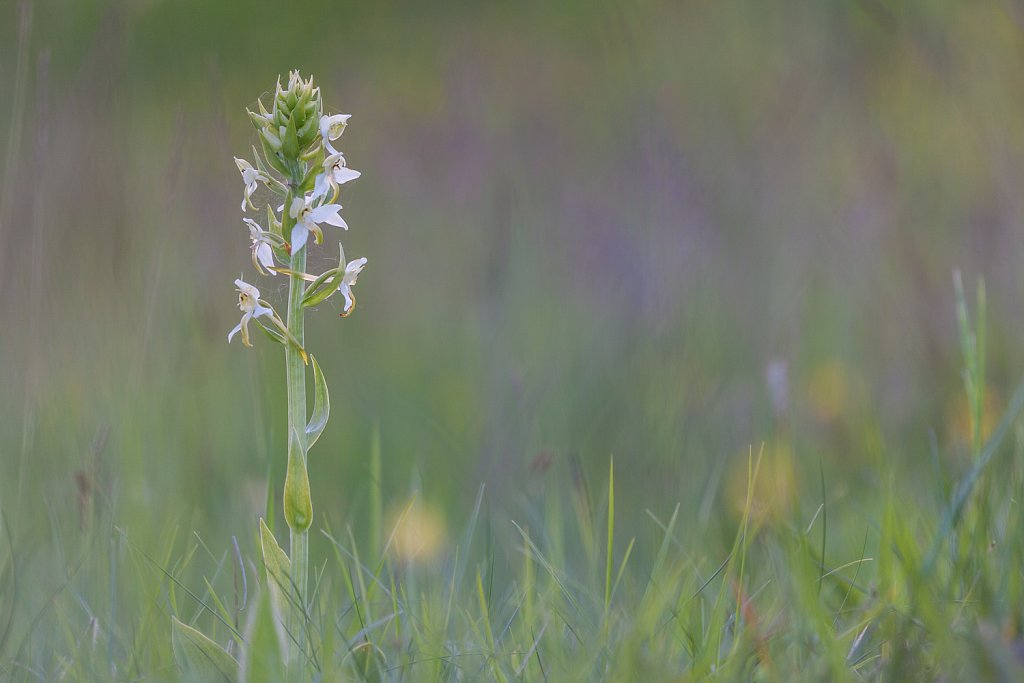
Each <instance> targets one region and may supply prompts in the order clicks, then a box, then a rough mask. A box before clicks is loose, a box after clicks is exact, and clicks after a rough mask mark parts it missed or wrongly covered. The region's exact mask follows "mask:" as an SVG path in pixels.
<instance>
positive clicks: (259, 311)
mask: <svg viewBox="0 0 1024 683" xmlns="http://www.w3.org/2000/svg"><path fill="white" fill-rule="evenodd" d="M235 287H237V288H238V308H240V309H241V311H242V320H241V322H239V323H238V324H237V325H235V329H233V330H231V332H229V333H228V343H229V344H230V343H231V340H232V339H233V338H234V336H235V334H237V333H238V332H239V331H241V333H242V343H243V344H245V345H246V346H252V344H251V343H249V321H250V320H252V319H253V318H258V317H260V316H261V315H269V316H270V317H271V318H273V317H274V311H272V310H271V309H269V308H267V307H266V306H264V305H263V304H261V303H260V290H258V289H256V288H255V287H253V286H252V285H250V284H249V283H248V282H244V281H242V280H240V279H239V280H235Z"/></svg>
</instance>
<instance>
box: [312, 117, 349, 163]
mask: <svg viewBox="0 0 1024 683" xmlns="http://www.w3.org/2000/svg"><path fill="white" fill-rule="evenodd" d="M350 118H352V115H351V114H335V115H334V116H321V117H320V137H322V138H323V139H324V147H326V148H327V151H328V153H330V154H337V153H338V150H336V149H334V147H333V146H332V145H331V140H337V139H338V138H340V137H341V134H342V133H344V132H345V126H347V125H348V120H349V119H350Z"/></svg>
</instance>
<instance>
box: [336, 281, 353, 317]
mask: <svg viewBox="0 0 1024 683" xmlns="http://www.w3.org/2000/svg"><path fill="white" fill-rule="evenodd" d="M338 291H339V292H341V295H342V296H343V297H345V312H346V313H348V312H349V311H351V310H352V306H353V305H354V304H355V302H353V301H352V290H351V289H349V286H348V285H347V284H345V283H344V282H343V283H341V285H340V286H339V287H338Z"/></svg>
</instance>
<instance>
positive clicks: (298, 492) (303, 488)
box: [284, 430, 313, 532]
mask: <svg viewBox="0 0 1024 683" xmlns="http://www.w3.org/2000/svg"><path fill="white" fill-rule="evenodd" d="M284 518H285V521H287V522H288V528H290V529H291V530H292V531H298V532H304V531H306V530H308V529H309V527H310V525H311V524H312V523H313V500H312V497H311V496H310V493H309V473H308V472H307V471H306V456H305V454H304V453H303V450H302V443H301V442H300V441H299V433H298V432H297V431H294V430H293V431H292V438H291V441H290V442H289V444H288V473H287V474H286V475H285V478H284Z"/></svg>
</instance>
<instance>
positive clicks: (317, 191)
mask: <svg viewBox="0 0 1024 683" xmlns="http://www.w3.org/2000/svg"><path fill="white" fill-rule="evenodd" d="M360 175H362V174H361V173H360V172H359V171H353V170H352V169H351V168H349V167H348V166H346V165H345V157H344V156H343V155H342V154H341V153H340V152H338V153H335V154H332V155H330V156H329V157H327V158H326V159H324V172H323V173H321V174H320V175H318V176H317V177H316V185H315V186H314V187H313V194H312V197H311V198H312V199H316V198H318V197H325V196H327V194H328V193H329V192H331V191H332V190H336V189H337V188H338V186H339V185H344V184H345V183H347V182H348V181H350V180H355V179H356V178H358V177H359V176H360Z"/></svg>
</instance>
